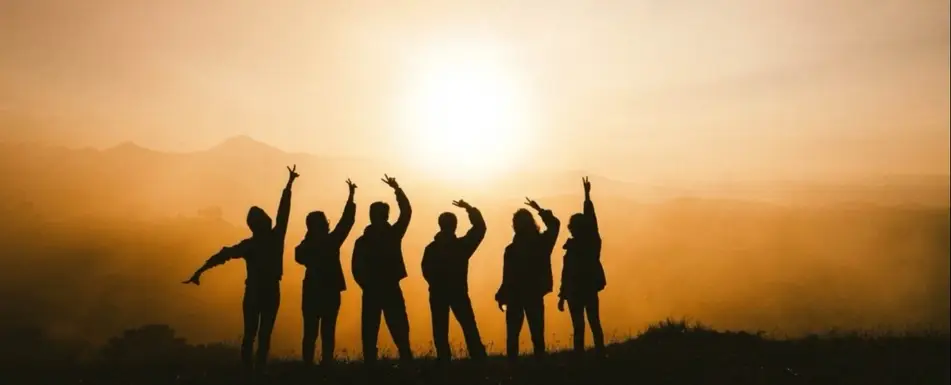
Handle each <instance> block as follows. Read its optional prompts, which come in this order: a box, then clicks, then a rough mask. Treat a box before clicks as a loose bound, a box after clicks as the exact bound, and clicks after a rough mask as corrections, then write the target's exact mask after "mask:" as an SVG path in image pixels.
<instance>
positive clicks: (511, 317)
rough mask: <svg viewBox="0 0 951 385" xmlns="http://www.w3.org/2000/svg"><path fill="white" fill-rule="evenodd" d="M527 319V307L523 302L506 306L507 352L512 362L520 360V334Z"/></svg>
mask: <svg viewBox="0 0 951 385" xmlns="http://www.w3.org/2000/svg"><path fill="white" fill-rule="evenodd" d="M524 321H525V309H524V308H522V305H521V304H509V305H508V306H507V307H506V308H505V352H506V354H507V355H508V360H509V362H510V363H514V362H515V361H517V360H518V335H519V334H521V332H522V323H523V322H524Z"/></svg>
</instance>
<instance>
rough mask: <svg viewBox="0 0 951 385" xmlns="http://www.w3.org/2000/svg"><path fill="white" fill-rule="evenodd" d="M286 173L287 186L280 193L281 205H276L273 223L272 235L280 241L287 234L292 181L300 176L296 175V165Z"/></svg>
mask: <svg viewBox="0 0 951 385" xmlns="http://www.w3.org/2000/svg"><path fill="white" fill-rule="evenodd" d="M287 172H288V177H287V185H285V186H284V191H282V192H281V203H279V204H278V205H277V219H275V221H274V222H275V224H274V233H275V234H276V235H277V236H278V237H279V239H280V240H281V241H283V240H284V236H285V235H286V234H287V221H288V220H289V219H290V216H291V187H292V186H293V185H294V180H295V179H297V177H299V176H300V174H298V173H297V166H296V165H295V166H294V167H293V168H291V167H288V168H287Z"/></svg>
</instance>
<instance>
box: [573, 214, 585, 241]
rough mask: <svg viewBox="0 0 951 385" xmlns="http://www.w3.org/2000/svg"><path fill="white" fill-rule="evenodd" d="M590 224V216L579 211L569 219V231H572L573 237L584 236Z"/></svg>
mask: <svg viewBox="0 0 951 385" xmlns="http://www.w3.org/2000/svg"><path fill="white" fill-rule="evenodd" d="M588 225H589V224H588V217H586V216H584V214H582V213H577V214H574V215H572V216H571V219H569V220H568V231H570V232H571V236H572V237H578V236H583V235H584V234H585V231H586V230H587V229H588Z"/></svg>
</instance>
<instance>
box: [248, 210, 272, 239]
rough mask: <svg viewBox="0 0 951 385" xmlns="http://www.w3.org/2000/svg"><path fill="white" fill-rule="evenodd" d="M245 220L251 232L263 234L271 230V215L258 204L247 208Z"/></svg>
mask: <svg viewBox="0 0 951 385" xmlns="http://www.w3.org/2000/svg"><path fill="white" fill-rule="evenodd" d="M247 222H248V228H249V229H251V233H252V234H264V233H266V232H268V231H271V217H270V216H268V215H267V213H266V212H264V210H263V209H261V208H260V207H258V206H254V207H251V208H250V209H249V210H248V219H247Z"/></svg>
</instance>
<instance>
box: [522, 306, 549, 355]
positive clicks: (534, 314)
mask: <svg viewBox="0 0 951 385" xmlns="http://www.w3.org/2000/svg"><path fill="white" fill-rule="evenodd" d="M525 318H527V319H528V330H529V332H531V334H532V348H534V350H535V357H537V358H541V357H544V356H545V302H544V301H543V297H537V298H532V299H531V300H529V302H527V303H526V304H525Z"/></svg>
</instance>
